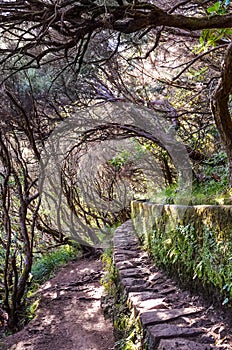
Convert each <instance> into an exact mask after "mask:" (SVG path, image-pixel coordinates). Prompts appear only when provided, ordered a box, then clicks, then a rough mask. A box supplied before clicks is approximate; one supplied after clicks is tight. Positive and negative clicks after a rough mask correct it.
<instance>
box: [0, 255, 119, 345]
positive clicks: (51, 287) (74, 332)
mask: <svg viewBox="0 0 232 350" xmlns="http://www.w3.org/2000/svg"><path fill="white" fill-rule="evenodd" d="M101 275H102V272H101V262H100V261H99V260H91V259H80V260H78V261H76V262H72V263H70V264H69V265H68V266H66V267H64V268H62V269H61V270H60V271H59V272H58V274H57V275H56V277H54V278H53V279H51V280H49V281H47V282H46V283H45V284H44V285H42V286H41V288H40V290H39V291H38V293H39V294H40V296H41V300H40V305H39V309H38V313H37V316H36V318H34V319H33V320H32V321H31V322H30V323H29V324H28V325H27V326H26V327H25V328H24V329H23V330H22V331H20V332H18V333H16V334H14V335H11V336H8V337H6V338H5V339H4V343H2V345H0V349H4V350H5V349H9V350H79V349H81V350H110V349H114V336H113V327H112V324H111V322H110V321H109V320H108V321H106V320H105V319H104V316H103V313H102V310H101V295H102V293H103V288H102V287H101V286H100V278H101Z"/></svg>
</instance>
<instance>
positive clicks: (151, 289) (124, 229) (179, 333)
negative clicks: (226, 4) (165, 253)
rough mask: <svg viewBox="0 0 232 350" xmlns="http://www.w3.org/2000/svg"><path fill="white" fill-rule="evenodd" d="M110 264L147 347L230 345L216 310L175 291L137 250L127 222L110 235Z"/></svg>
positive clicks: (196, 349) (201, 349) (184, 349)
mask: <svg viewBox="0 0 232 350" xmlns="http://www.w3.org/2000/svg"><path fill="white" fill-rule="evenodd" d="M114 262H115V265H116V267H117V268H118V270H119V276H120V279H121V283H122V284H123V286H124V288H125V289H126V291H127V293H128V304H129V305H130V306H131V307H133V308H134V309H135V311H136V313H137V314H139V315H140V318H141V321H142V324H143V327H144V328H145V330H146V332H147V334H148V338H149V342H150V343H151V344H152V345H151V349H157V350H174V349H175V350H176V349H179V350H210V349H211V350H213V349H224V350H228V349H232V336H231V334H230V330H229V326H228V325H227V323H226V321H225V319H224V317H223V314H222V312H219V311H217V310H215V309H214V308H213V307H212V306H211V307H208V308H207V307H205V306H204V305H203V303H201V301H200V298H199V297H197V296H191V295H190V293H189V292H183V291H181V290H180V289H179V288H178V287H177V285H176V284H175V283H174V281H172V280H171V279H169V278H168V277H167V276H166V275H165V274H164V273H162V272H160V271H159V270H158V269H157V268H156V267H155V266H152V265H151V262H150V260H149V257H148V255H147V253H146V252H144V251H142V250H141V249H140V247H139V244H138V239H137V237H136V234H135V232H134V229H133V226H132V222H131V221H127V222H126V223H124V224H123V225H122V226H120V227H119V228H118V229H117V230H116V231H115V235H114Z"/></svg>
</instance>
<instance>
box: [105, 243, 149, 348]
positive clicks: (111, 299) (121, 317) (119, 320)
mask: <svg viewBox="0 0 232 350" xmlns="http://www.w3.org/2000/svg"><path fill="white" fill-rule="evenodd" d="M102 263H103V269H104V277H103V278H102V281H101V283H102V285H103V286H104V288H105V291H106V295H105V297H104V298H103V300H102V303H103V306H104V313H105V314H106V316H107V317H110V318H111V319H112V321H113V325H114V333H115V339H116V342H115V349H117V350H141V349H145V346H146V345H145V344H143V342H144V339H143V330H142V326H141V321H140V319H139V316H136V315H135V312H134V311H133V310H131V309H130V308H129V307H128V305H127V293H126V292H125V291H124V289H123V287H122V285H121V284H120V281H119V276H118V270H117V269H116V267H115V265H114V263H113V259H112V249H109V250H106V251H105V252H104V253H103V254H102ZM142 344H143V345H144V346H143V345H142Z"/></svg>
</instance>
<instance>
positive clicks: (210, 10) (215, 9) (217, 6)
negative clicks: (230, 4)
mask: <svg viewBox="0 0 232 350" xmlns="http://www.w3.org/2000/svg"><path fill="white" fill-rule="evenodd" d="M220 7H221V3H220V1H217V2H215V4H214V5H213V6H210V7H209V8H207V12H208V13H217V12H218V11H219V9H220Z"/></svg>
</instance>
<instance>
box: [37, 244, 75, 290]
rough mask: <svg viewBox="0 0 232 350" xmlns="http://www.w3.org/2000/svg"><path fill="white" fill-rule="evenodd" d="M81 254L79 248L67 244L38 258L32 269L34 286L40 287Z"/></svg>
mask: <svg viewBox="0 0 232 350" xmlns="http://www.w3.org/2000/svg"><path fill="white" fill-rule="evenodd" d="M79 253H80V251H79V250H78V248H76V247H72V246H70V245H69V244H65V245H63V246H61V247H60V248H57V249H53V251H51V252H50V253H47V254H44V255H42V256H40V257H37V258H36V259H35V261H34V263H33V265H32V269H31V277H32V281H33V284H38V285H40V284H41V283H43V282H45V281H46V280H48V279H49V278H50V277H52V276H53V274H54V272H55V271H57V269H59V268H60V267H61V266H63V265H65V264H67V263H68V262H69V261H71V260H75V259H76V258H77V257H78V255H79Z"/></svg>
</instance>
